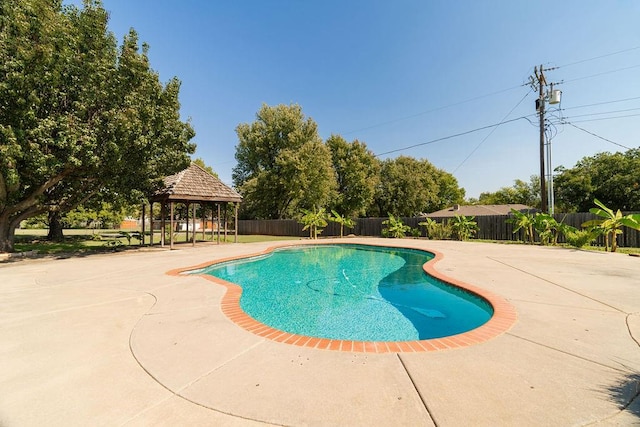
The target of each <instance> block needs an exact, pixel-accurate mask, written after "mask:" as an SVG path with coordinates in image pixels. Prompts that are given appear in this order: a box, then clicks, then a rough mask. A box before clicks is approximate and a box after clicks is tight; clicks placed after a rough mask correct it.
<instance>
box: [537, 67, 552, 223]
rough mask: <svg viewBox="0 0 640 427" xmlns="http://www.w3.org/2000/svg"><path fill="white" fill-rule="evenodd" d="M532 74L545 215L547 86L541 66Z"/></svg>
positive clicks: (541, 192)
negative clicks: (538, 129) (535, 84)
mask: <svg viewBox="0 0 640 427" xmlns="http://www.w3.org/2000/svg"><path fill="white" fill-rule="evenodd" d="M534 74H535V76H536V80H537V81H538V99H537V100H536V107H537V110H538V113H539V117H540V209H541V210H542V212H544V213H546V212H547V211H548V210H549V207H548V204H547V188H546V184H545V177H544V172H545V171H544V130H545V129H544V128H545V124H544V104H545V94H544V87H545V86H546V85H547V81H546V80H545V78H544V70H543V68H542V65H540V69H538V67H535V68H534Z"/></svg>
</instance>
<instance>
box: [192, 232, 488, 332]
mask: <svg viewBox="0 0 640 427" xmlns="http://www.w3.org/2000/svg"><path fill="white" fill-rule="evenodd" d="M432 258H433V254H431V253H428V252H424V251H419V250H413V249H401V248H387V247H377V246H367V245H351V244H349V245H317V246H313V245H307V246H293V247H289V248H281V249H277V250H275V251H273V252H271V253H269V254H267V255H261V256H258V257H252V258H246V259H242V260H236V261H231V262H225V263H221V264H214V265H212V266H210V267H208V268H206V269H204V270H200V271H199V273H201V274H210V275H213V276H215V277H218V278H221V279H223V280H226V281H228V282H232V283H236V284H238V285H240V286H241V287H242V289H243V291H242V297H241V298H240V306H241V308H242V309H243V310H244V311H245V312H246V313H247V314H249V315H250V316H251V317H253V318H254V319H256V320H258V321H260V322H262V323H264V324H266V325H269V326H271V327H273V328H276V329H279V330H282V331H286V332H290V333H294V334H300V335H307V336H313V337H321V338H330V339H342V340H357V341H410V340H417V339H429V338H440V337H444V336H449V335H454V334H458V333H462V332H465V331H468V330H471V329H474V328H476V327H478V326H480V325H482V324H483V323H485V322H486V321H488V320H489V318H490V317H491V316H492V314H493V310H492V308H491V305H490V304H489V303H488V302H486V301H485V300H484V299H482V298H480V297H478V296H476V295H473V294H471V293H469V292H467V291H465V290H462V289H460V288H458V287H455V286H452V285H449V284H446V283H444V282H442V281H440V280H438V279H436V278H434V277H431V276H429V275H427V274H426V273H425V272H424V270H423V269H422V265H423V264H424V263H425V262H427V261H428V260H430V259H432Z"/></svg>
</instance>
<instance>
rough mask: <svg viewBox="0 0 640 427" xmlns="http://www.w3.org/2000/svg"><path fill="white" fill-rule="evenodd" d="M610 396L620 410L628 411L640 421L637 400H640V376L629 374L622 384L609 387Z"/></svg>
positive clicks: (639, 408)
mask: <svg viewBox="0 0 640 427" xmlns="http://www.w3.org/2000/svg"><path fill="white" fill-rule="evenodd" d="M606 390H607V393H608V394H609V396H610V397H611V398H612V399H613V400H614V401H615V402H616V403H618V407H619V408H620V410H626V411H628V412H629V413H630V414H633V415H634V416H636V417H637V418H638V419H640V405H639V404H637V402H634V401H635V400H638V399H640V374H639V373H629V374H627V375H626V376H625V377H624V378H623V379H622V381H621V382H620V383H618V384H616V385H614V386H611V387H607V389H606Z"/></svg>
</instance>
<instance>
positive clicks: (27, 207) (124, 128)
mask: <svg viewBox="0 0 640 427" xmlns="http://www.w3.org/2000/svg"><path fill="white" fill-rule="evenodd" d="M107 23H108V14H107V12H106V11H105V10H104V8H103V7H102V4H101V2H100V1H98V0H86V1H85V3H84V7H83V8H81V9H80V8H77V7H75V6H62V5H61V1H51V0H13V1H11V2H2V7H1V8H0V251H10V250H12V249H13V237H14V230H15V228H16V226H17V225H18V224H19V223H20V221H22V220H23V219H26V218H29V217H31V216H34V215H38V214H41V213H44V212H48V211H52V210H53V211H59V212H66V211H69V210H70V209H72V208H73V207H75V206H77V205H79V204H81V203H83V202H85V201H87V200H89V199H91V198H92V197H99V198H102V199H103V200H105V201H111V202H114V203H115V202H119V201H133V200H136V199H137V200H139V199H140V197H141V196H142V195H144V194H148V193H149V192H151V191H153V189H155V188H156V187H157V185H158V184H159V183H160V182H161V179H162V177H164V176H166V175H168V174H171V173H175V172H177V171H179V170H180V169H182V168H184V167H186V166H187V165H188V164H189V161H190V160H189V156H188V154H189V153H191V152H193V151H194V148H195V147H194V145H193V144H191V143H190V142H189V141H190V140H191V138H193V136H194V131H193V129H192V127H191V126H190V124H189V123H188V122H187V123H185V122H182V121H181V120H180V114H179V109H180V104H179V101H178V93H179V88H180V82H179V81H178V80H177V79H176V78H173V79H171V80H170V81H169V82H168V83H166V84H162V83H161V82H160V80H159V76H158V74H157V73H156V72H154V71H153V70H152V69H151V68H150V64H149V59H148V56H147V52H148V46H147V45H143V46H142V47H140V45H139V42H138V35H137V34H136V32H135V31H134V30H131V31H130V32H129V34H127V35H126V36H125V37H124V40H123V43H122V45H121V46H120V48H119V49H118V46H117V43H116V41H115V38H114V36H113V34H112V33H111V32H109V31H108V30H107Z"/></svg>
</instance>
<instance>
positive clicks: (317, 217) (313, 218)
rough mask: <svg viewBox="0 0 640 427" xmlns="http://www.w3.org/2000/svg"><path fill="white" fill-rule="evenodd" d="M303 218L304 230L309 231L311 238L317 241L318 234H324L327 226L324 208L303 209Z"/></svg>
mask: <svg viewBox="0 0 640 427" xmlns="http://www.w3.org/2000/svg"><path fill="white" fill-rule="evenodd" d="M301 211H302V213H303V214H304V215H302V217H301V218H300V223H302V224H304V227H303V228H302V230H303V231H304V230H309V238H311V239H317V238H318V234H320V233H322V230H323V229H324V227H326V226H327V213H326V212H325V209H324V208H320V209H317V210H316V208H315V207H314V208H313V210H312V211H311V210H308V209H301Z"/></svg>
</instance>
